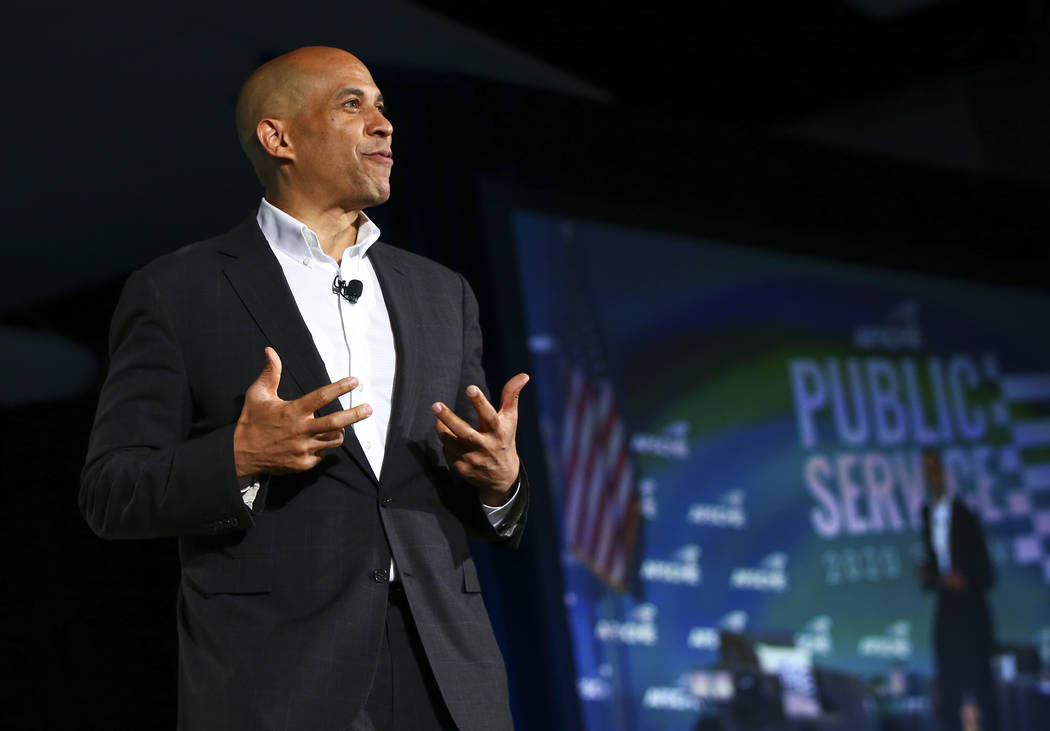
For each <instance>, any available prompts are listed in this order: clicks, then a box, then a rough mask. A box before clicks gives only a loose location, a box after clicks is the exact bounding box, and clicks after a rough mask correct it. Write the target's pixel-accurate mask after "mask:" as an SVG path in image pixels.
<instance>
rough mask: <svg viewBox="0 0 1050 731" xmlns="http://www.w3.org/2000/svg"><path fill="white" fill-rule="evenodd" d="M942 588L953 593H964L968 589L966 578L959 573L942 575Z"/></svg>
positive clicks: (951, 572) (952, 572) (950, 572)
mask: <svg viewBox="0 0 1050 731" xmlns="http://www.w3.org/2000/svg"><path fill="white" fill-rule="evenodd" d="M941 586H942V587H944V588H945V589H949V590H951V591H962V590H963V589H965V588H966V577H965V576H963V575H962V574H960V573H959V572H958V571H948V572H947V573H944V574H941Z"/></svg>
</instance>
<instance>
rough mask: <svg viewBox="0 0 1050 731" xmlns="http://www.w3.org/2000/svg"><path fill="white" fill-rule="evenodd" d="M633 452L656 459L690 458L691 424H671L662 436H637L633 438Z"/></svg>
mask: <svg viewBox="0 0 1050 731" xmlns="http://www.w3.org/2000/svg"><path fill="white" fill-rule="evenodd" d="M631 450H632V451H634V452H637V453H639V454H648V455H652V456H654V457H670V458H674V459H685V458H687V457H688V456H689V422H687V421H676V422H674V423H673V424H669V425H668V426H666V427H664V430H663V433H662V434H635V435H634V436H632V437H631Z"/></svg>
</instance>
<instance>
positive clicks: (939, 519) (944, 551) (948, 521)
mask: <svg viewBox="0 0 1050 731" xmlns="http://www.w3.org/2000/svg"><path fill="white" fill-rule="evenodd" d="M930 519H931V521H932V523H933V525H932V526H931V527H930V530H931V531H932V532H933V536H932V538H933V552H934V553H935V554H936V556H937V568H938V570H939V571H940V572H941V573H942V574H946V573H948V572H949V571H951V570H952V553H951V544H950V541H949V537H950V536H951V530H952V499H951V498H950V497H948V495H946V494H945V495H941V499H940V500H938V501H937V502H936V503H935V504H934V506H933V510H931V511H930Z"/></svg>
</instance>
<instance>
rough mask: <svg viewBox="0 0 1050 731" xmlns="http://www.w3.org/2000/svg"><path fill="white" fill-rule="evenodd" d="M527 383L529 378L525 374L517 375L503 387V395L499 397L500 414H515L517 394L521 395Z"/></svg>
mask: <svg viewBox="0 0 1050 731" xmlns="http://www.w3.org/2000/svg"><path fill="white" fill-rule="evenodd" d="M528 382H529V376H528V374H527V373H519V374H518V375H516V376H514V377H513V378H511V379H510V380H509V381H507V385H506V386H504V387H503V393H502V395H501V397H500V406H499V409H500V411H501V412H503V411H512V412H514V413H517V411H518V394H520V393H521V389H523V388H525V384H526V383H528Z"/></svg>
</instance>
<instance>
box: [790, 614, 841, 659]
mask: <svg viewBox="0 0 1050 731" xmlns="http://www.w3.org/2000/svg"><path fill="white" fill-rule="evenodd" d="M795 644H796V645H798V646H799V647H804V648H806V649H807V650H809V651H810V652H811V653H813V654H814V655H829V654H831V650H832V647H833V645H832V641H831V617H829V616H827V615H826V614H821V615H820V616H818V617H814V618H813V619H811V620H809V621H808V622H806V624H805V625H804V626H803V627H802V630H801V631H799V632H798V634H796V635H795Z"/></svg>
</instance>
